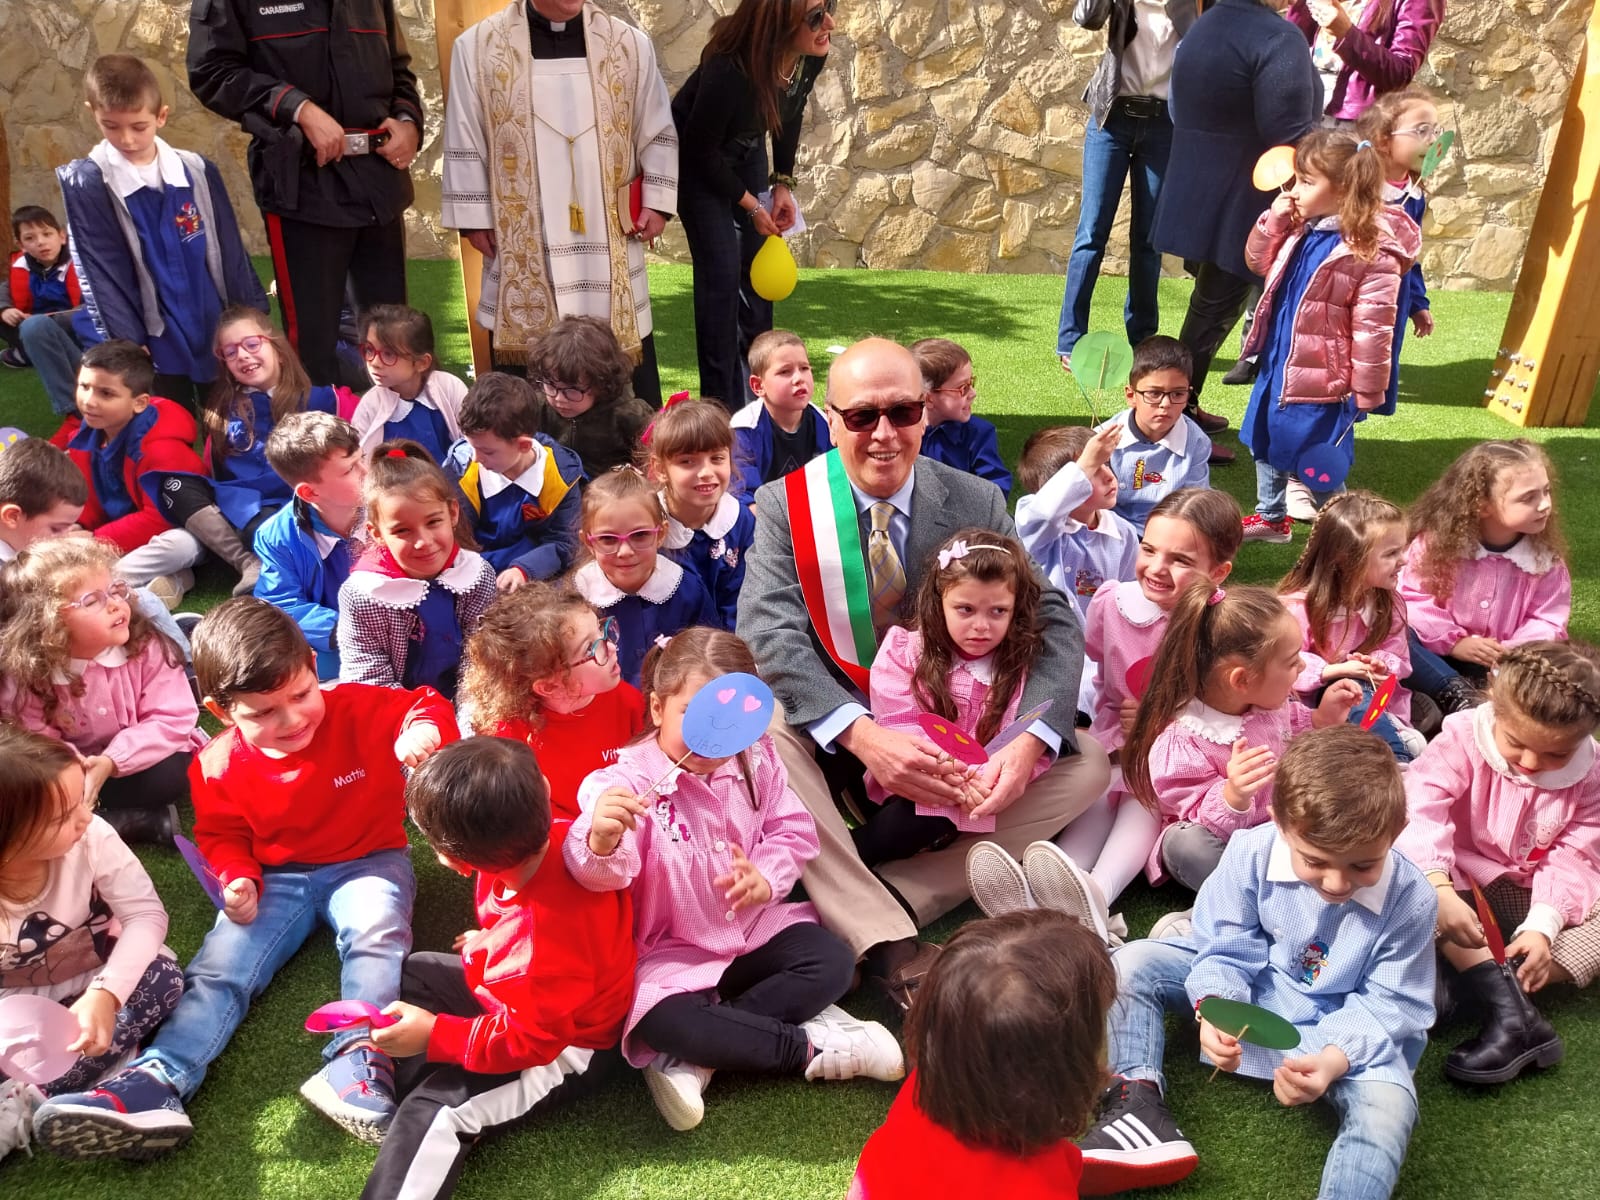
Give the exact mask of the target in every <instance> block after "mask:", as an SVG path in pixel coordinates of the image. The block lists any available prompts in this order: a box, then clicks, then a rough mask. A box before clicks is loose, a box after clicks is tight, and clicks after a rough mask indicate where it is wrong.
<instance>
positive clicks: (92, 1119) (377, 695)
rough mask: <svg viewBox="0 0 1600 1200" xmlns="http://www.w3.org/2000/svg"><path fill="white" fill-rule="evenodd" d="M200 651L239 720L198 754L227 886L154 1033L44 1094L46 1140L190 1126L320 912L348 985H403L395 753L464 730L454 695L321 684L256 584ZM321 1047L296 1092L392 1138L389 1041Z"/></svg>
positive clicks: (144, 1154)
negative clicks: (137, 1049) (125, 1055)
mask: <svg viewBox="0 0 1600 1200" xmlns="http://www.w3.org/2000/svg"><path fill="white" fill-rule="evenodd" d="M194 664H195V675H196V677H197V679H198V680H199V684H200V689H201V692H202V693H203V694H204V696H205V705H206V708H207V709H208V710H210V712H211V715H212V716H214V717H216V719H217V720H219V721H221V722H222V723H223V724H224V725H226V726H227V727H228V728H227V729H225V730H224V731H223V732H222V734H220V735H219V736H218V737H217V738H216V739H215V740H213V741H212V742H211V744H210V745H209V746H207V747H206V748H205V750H203V751H202V752H201V753H200V754H198V755H196V756H195V761H194V764H193V766H192V767H191V769H190V792H191V796H192V798H193V800H194V811H195V830H194V832H195V841H196V842H197V843H198V844H199V848H200V850H201V852H202V853H203V854H204V855H205V857H206V859H207V860H208V862H209V864H210V868H211V870H212V871H214V872H215V874H216V879H217V882H218V883H219V884H220V885H221V887H222V889H223V898H224V901H225V904H224V907H223V910H222V912H221V913H219V914H218V917H217V921H216V924H215V925H213V926H212V927H211V931H210V932H209V933H207V934H206V936H205V940H204V941H203V942H202V943H201V944H200V950H199V952H198V953H197V954H196V955H195V957H194V958H193V960H191V962H190V963H189V969H188V971H187V972H186V973H185V977H184V986H185V991H184V994H183V999H182V1000H180V1001H179V1002H178V1007H177V1008H176V1009H175V1010H174V1011H173V1013H172V1015H171V1016H170V1017H169V1018H167V1021H166V1023H165V1024H163V1025H162V1026H161V1030H160V1032H159V1033H157V1034H156V1037H155V1040H154V1041H153V1042H152V1043H151V1045H150V1047H149V1049H147V1050H146V1051H145V1052H144V1053H143V1054H141V1055H140V1056H139V1057H138V1058H136V1059H134V1061H133V1062H132V1063H131V1064H130V1065H129V1066H128V1067H126V1068H125V1069H124V1070H122V1071H120V1072H118V1073H117V1074H116V1075H113V1076H112V1077H111V1078H109V1079H107V1080H105V1081H104V1082H102V1083H101V1084H100V1086H99V1087H97V1088H95V1089H94V1090H92V1091H88V1092H80V1093H76V1094H70V1095H62V1096H56V1097H54V1098H53V1099H51V1100H50V1101H49V1102H48V1103H46V1104H45V1105H44V1106H43V1107H41V1108H40V1109H39V1112H38V1114H37V1116H36V1118H35V1122H34V1128H35V1133H36V1135H37V1137H38V1139H39V1141H40V1143H41V1144H42V1145H43V1146H45V1147H46V1148H47V1149H49V1150H51V1151H53V1152H54V1153H56V1154H59V1155H61V1156H63V1157H66V1158H77V1159H87V1158H106V1157H112V1158H127V1159H145V1158H152V1157H154V1156H156V1155H158V1154H161V1153H164V1152H166V1151H169V1150H173V1149H176V1148H177V1147H179V1146H181V1145H183V1144H184V1143H185V1142H187V1141H188V1140H189V1138H190V1137H191V1136H192V1135H193V1133H194V1128H193V1126H192V1125H191V1123H190V1121H189V1117H188V1114H187V1113H185V1112H184V1108H183V1102H184V1101H185V1100H187V1099H189V1098H190V1097H192V1096H193V1095H194V1093H195V1092H196V1091H197V1090H198V1089H199V1087H200V1083H201V1080H203V1079H204V1078H205V1073H206V1068H207V1066H209V1065H210V1063H211V1061H212V1060H213V1059H214V1058H216V1057H217V1055H218V1054H220V1053H221V1052H222V1049H223V1047H224V1046H226V1045H227V1042H228V1039H229V1038H230V1037H232V1036H233V1032H234V1030H235V1029H237V1028H238V1027H239V1022H240V1021H242V1020H243V1019H244V1016H245V1013H246V1011H247V1010H248V1009H249V1007H250V1002H251V1000H253V999H254V998H255V996H256V995H257V994H259V993H260V991H261V990H262V989H263V988H264V987H265V986H266V984H267V981H268V980H270V979H271V978H272V976H273V975H275V974H276V973H277V972H278V971H279V970H280V969H281V968H282V967H283V966H284V965H285V964H286V963H287V962H288V961H289V959H290V958H291V957H292V956H293V955H294V952H295V951H296V950H298V949H299V948H300V947H301V945H303V944H304V943H305V940H306V939H307V938H308V937H310V936H311V935H312V933H314V932H315V931H316V929H317V927H318V926H319V925H321V924H327V925H330V926H332V927H333V930H334V934H335V937H336V941H337V945H338V948H339V958H340V962H341V975H342V984H341V989H340V990H341V993H342V998H343V999H346V1000H365V1001H367V1002H369V1003H371V1004H375V1005H377V1006H379V1007H380V1008H381V1007H382V1006H384V1005H386V1004H389V1003H390V1002H392V1001H393V1000H395V999H396V998H397V997H398V996H399V994H400V967H401V963H402V962H403V961H404V960H405V956H406V953H407V951H409V950H410V949H411V904H412V900H413V898H414V896H415V894H416V880H415V877H414V876H413V875H412V872H411V860H410V858H409V857H408V855H407V850H406V833H405V826H404V818H405V810H404V805H403V802H402V789H403V780H402V775H401V766H402V764H403V765H405V766H415V765H416V764H418V763H420V762H422V761H423V760H424V759H426V758H427V757H428V756H429V755H430V754H432V753H433V752H434V751H435V750H437V749H438V748H439V747H440V745H442V744H443V743H444V742H447V741H451V740H453V739H454V738H455V737H456V736H457V734H456V722H455V715H454V714H453V713H452V712H451V710H450V706H449V705H448V704H447V703H445V701H444V700H443V699H442V698H441V697H440V696H439V694H438V693H437V692H433V691H430V690H428V689H421V690H419V691H416V692H406V691H401V690H399V689H395V688H380V687H370V686H366V685H363V684H349V683H347V684H340V685H339V686H337V687H334V688H330V689H329V690H327V691H323V690H322V689H321V688H320V687H318V685H317V670H316V659H315V657H314V656H313V655H312V653H311V647H310V646H309V645H308V644H307V643H306V639H305V635H304V634H303V633H301V632H300V627H299V626H298V625H296V624H295V623H294V618H293V617H291V616H289V615H288V614H287V613H285V612H283V611H281V610H280V609H276V608H273V607H272V605H270V604H267V603H266V602H264V601H261V600H257V599H255V598H254V597H248V596H246V597H239V598H237V599H234V600H229V601H226V602H225V603H223V604H221V605H219V606H218V607H216V608H215V609H213V610H212V611H211V612H209V613H208V614H206V618H205V620H203V621H201V623H200V626H199V628H197V629H196V630H195V636H194ZM323 1058H324V1060H325V1062H324V1065H323V1066H322V1069H321V1070H319V1071H318V1072H317V1073H316V1074H315V1075H313V1076H311V1078H310V1079H308V1080H306V1082H305V1084H304V1085H302V1087H301V1089H300V1094H301V1095H302V1096H303V1097H304V1098H305V1099H306V1100H307V1101H308V1102H309V1103H310V1104H311V1105H312V1106H313V1107H315V1108H316V1109H317V1110H318V1111H320V1112H322V1113H323V1114H324V1115H326V1116H328V1117H329V1118H330V1119H332V1120H334V1121H336V1122H337V1123H338V1124H340V1125H341V1126H343V1127H344V1128H345V1129H346V1130H348V1131H349V1132H350V1133H352V1134H354V1135H355V1136H356V1137H358V1138H360V1139H361V1140H363V1141H367V1142H372V1143H377V1142H378V1141H380V1140H382V1137H383V1131H384V1130H385V1129H386V1128H387V1127H388V1124H389V1120H390V1118H391V1117H392V1115H393V1113H394V1093H393V1064H392V1063H391V1062H390V1059H389V1056H388V1055H387V1054H385V1053H383V1052H382V1051H380V1050H377V1049H375V1048H374V1047H373V1045H372V1043H371V1042H370V1041H369V1040H368V1034H367V1030H366V1029H365V1028H364V1027H355V1028H351V1029H347V1030H344V1031H341V1032H340V1033H338V1034H336V1035H335V1036H334V1037H333V1038H332V1039H330V1041H329V1043H328V1046H327V1048H326V1049H325V1050H324V1051H323Z"/></svg>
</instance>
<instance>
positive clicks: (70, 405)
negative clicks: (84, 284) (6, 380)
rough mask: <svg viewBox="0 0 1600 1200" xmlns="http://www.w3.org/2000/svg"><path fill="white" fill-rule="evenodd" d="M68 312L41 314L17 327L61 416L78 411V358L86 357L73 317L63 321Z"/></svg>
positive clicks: (29, 358) (30, 357)
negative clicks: (73, 326)
mask: <svg viewBox="0 0 1600 1200" xmlns="http://www.w3.org/2000/svg"><path fill="white" fill-rule="evenodd" d="M67 315H68V314H66V313H39V314H36V315H35V316H31V317H29V318H28V319H27V320H25V321H23V322H22V324H21V325H20V326H18V329H17V332H18V333H19V334H20V335H21V338H22V349H23V351H24V352H25V353H26V354H27V356H28V360H29V361H30V362H32V363H33V369H34V370H36V371H38V372H39V382H40V383H41V384H43V385H44V393H45V395H46V396H48V397H50V407H51V408H53V409H55V410H56V415H57V416H58V417H70V416H71V415H72V414H73V413H75V412H77V411H78V360H79V359H81V358H82V357H83V347H82V346H81V345H79V344H78V339H77V337H76V336H75V335H74V334H73V332H72V322H71V320H70V318H69V319H68V320H65V321H63V320H61V318H62V317H66V316H67Z"/></svg>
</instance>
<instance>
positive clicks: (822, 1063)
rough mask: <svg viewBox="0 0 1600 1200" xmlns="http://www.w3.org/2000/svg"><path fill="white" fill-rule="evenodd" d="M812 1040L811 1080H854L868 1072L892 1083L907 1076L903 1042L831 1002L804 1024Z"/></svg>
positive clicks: (873, 1076) (874, 1022)
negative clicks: (902, 1048)
mask: <svg viewBox="0 0 1600 1200" xmlns="http://www.w3.org/2000/svg"><path fill="white" fill-rule="evenodd" d="M800 1028H801V1029H804V1030H805V1031H806V1036H807V1037H808V1038H810V1039H811V1049H812V1052H813V1053H812V1055H811V1061H810V1062H809V1063H807V1064H806V1078H807V1079H832V1080H839V1079H854V1078H856V1077H857V1076H858V1075H864V1076H866V1077H867V1078H868V1079H881V1080H883V1081H885V1082H886V1083H892V1082H894V1081H895V1080H896V1079H904V1078H905V1074H906V1060H905V1056H904V1055H903V1054H901V1052H900V1043H899V1042H897V1041H895V1040H894V1034H892V1033H890V1032H889V1031H888V1030H887V1029H885V1028H884V1027H883V1026H882V1025H879V1024H878V1023H877V1022H876V1021H858V1020H856V1019H855V1018H854V1017H852V1016H851V1015H850V1014H849V1013H847V1012H845V1011H844V1009H842V1008H839V1007H838V1006H837V1005H833V1004H830V1005H828V1007H827V1008H825V1009H823V1010H822V1011H821V1012H819V1013H818V1014H817V1015H816V1016H814V1017H812V1018H811V1020H809V1021H806V1022H805V1023H804V1024H802V1025H801V1026H800Z"/></svg>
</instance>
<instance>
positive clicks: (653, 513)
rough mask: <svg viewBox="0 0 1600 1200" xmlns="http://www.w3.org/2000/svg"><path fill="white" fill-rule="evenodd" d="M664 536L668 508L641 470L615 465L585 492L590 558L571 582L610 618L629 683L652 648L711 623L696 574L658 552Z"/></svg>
mask: <svg viewBox="0 0 1600 1200" xmlns="http://www.w3.org/2000/svg"><path fill="white" fill-rule="evenodd" d="M666 537H667V510H666V506H665V505H664V504H663V503H662V502H661V493H660V492H658V491H656V488H655V485H654V484H653V483H651V482H650V481H649V480H648V479H647V478H645V476H644V474H643V472H640V471H637V470H635V469H634V468H632V467H618V468H617V469H616V470H614V471H612V472H610V473H609V474H606V475H602V476H601V477H600V478H599V479H597V480H595V481H594V482H593V483H591V484H590V485H589V486H588V487H586V488H585V489H584V492H583V542H584V546H585V547H586V549H587V551H588V553H589V555H590V558H589V561H587V562H585V563H584V564H583V565H582V566H581V567H579V568H578V569H577V570H576V571H574V572H573V573H572V586H573V587H574V588H576V589H577V592H578V594H579V595H580V596H582V597H583V598H584V599H585V600H587V601H588V602H589V603H590V604H592V605H594V606H595V608H597V609H599V610H600V615H601V616H602V617H603V618H604V617H610V618H615V620H616V622H617V638H618V641H617V657H618V661H619V662H620V664H621V666H622V677H623V678H624V679H626V680H627V681H628V682H629V683H631V684H632V685H633V686H635V687H638V686H639V673H640V670H641V668H642V667H643V665H644V656H645V654H646V653H647V652H648V651H649V649H650V647H651V646H653V645H655V644H656V643H657V642H658V641H660V640H662V639H665V638H670V637H671V636H672V635H673V634H675V633H677V632H679V631H680V630H683V629H687V628H689V626H691V625H716V624H717V606H716V604H715V603H713V602H712V599H711V593H710V592H708V591H706V586H705V584H703V583H701V582H700V576H698V575H696V574H695V573H694V572H693V571H690V570H687V569H685V568H684V567H681V566H679V565H678V564H677V563H675V562H673V561H672V559H670V558H667V557H666V556H665V555H663V554H662V553H661V545H662V543H663V542H664V541H666Z"/></svg>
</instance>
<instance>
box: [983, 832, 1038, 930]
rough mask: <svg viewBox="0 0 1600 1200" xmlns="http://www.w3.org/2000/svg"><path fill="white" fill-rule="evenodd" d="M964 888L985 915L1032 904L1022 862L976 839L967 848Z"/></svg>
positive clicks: (998, 913) (993, 915) (1031, 896)
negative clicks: (965, 884) (970, 847)
mask: <svg viewBox="0 0 1600 1200" xmlns="http://www.w3.org/2000/svg"><path fill="white" fill-rule="evenodd" d="M967 890H968V891H969V892H971V893H972V899H973V900H974V901H975V902H976V903H977V905H978V907H979V908H980V909H982V910H983V915H984V916H986V917H998V916H1000V915H1001V914H1002V913H1008V912H1016V911H1017V910H1018V909H1020V908H1033V907H1034V902H1033V895H1032V893H1030V892H1029V891H1028V881H1027V879H1025V878H1024V877H1023V874H1022V865H1021V864H1020V863H1018V862H1017V860H1016V859H1014V858H1012V857H1011V855H1009V854H1007V853H1006V852H1005V851H1004V850H1002V849H1001V848H1000V847H999V846H997V845H996V844H995V843H994V842H977V843H975V844H974V845H973V847H972V849H971V850H968V851H967Z"/></svg>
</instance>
